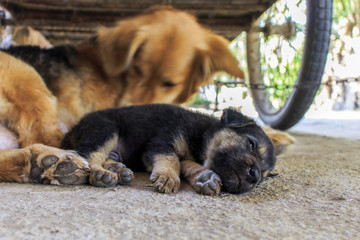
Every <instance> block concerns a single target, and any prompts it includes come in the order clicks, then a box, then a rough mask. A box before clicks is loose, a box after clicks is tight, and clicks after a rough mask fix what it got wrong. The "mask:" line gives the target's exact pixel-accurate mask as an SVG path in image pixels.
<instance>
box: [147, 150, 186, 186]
mask: <svg viewBox="0 0 360 240" xmlns="http://www.w3.org/2000/svg"><path fill="white" fill-rule="evenodd" d="M150 180H151V181H153V182H154V186H155V187H156V189H157V190H158V191H159V192H162V193H172V192H177V191H178V190H179V188H180V161H179V158H178V157H177V156H176V155H175V154H171V155H166V154H158V155H156V156H155V157H154V159H153V170H152V173H151V176H150Z"/></svg>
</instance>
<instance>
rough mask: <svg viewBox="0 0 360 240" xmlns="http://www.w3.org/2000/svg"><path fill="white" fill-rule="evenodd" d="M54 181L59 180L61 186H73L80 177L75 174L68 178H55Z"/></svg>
mask: <svg viewBox="0 0 360 240" xmlns="http://www.w3.org/2000/svg"><path fill="white" fill-rule="evenodd" d="M56 179H57V180H59V182H60V183H61V184H73V183H75V182H77V181H78V180H79V179H80V177H79V176H77V175H75V174H71V175H69V176H62V177H57V178H56Z"/></svg>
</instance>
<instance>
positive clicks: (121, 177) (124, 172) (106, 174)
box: [90, 160, 134, 187]
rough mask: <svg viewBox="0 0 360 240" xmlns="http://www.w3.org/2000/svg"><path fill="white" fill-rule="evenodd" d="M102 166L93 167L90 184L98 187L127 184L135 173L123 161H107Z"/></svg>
mask: <svg viewBox="0 0 360 240" xmlns="http://www.w3.org/2000/svg"><path fill="white" fill-rule="evenodd" d="M102 165H103V166H102V168H97V169H92V171H91V173H90V184H91V185H93V186H96V187H115V186H116V185H117V184H127V183H129V182H130V181H131V180H132V179H133V178H134V174H133V172H132V171H131V170H130V169H129V168H126V166H125V165H124V164H122V163H119V162H115V161H113V160H108V161H105V162H104V163H103V164H102Z"/></svg>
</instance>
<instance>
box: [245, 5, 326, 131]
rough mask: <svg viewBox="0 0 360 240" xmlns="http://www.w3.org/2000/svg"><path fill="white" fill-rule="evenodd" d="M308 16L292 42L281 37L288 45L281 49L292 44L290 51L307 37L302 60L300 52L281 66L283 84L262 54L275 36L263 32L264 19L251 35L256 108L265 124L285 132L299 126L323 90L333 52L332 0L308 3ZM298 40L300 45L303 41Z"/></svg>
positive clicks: (249, 56)
mask: <svg viewBox="0 0 360 240" xmlns="http://www.w3.org/2000/svg"><path fill="white" fill-rule="evenodd" d="M289 2H291V1H289ZM300 3H301V1H299V2H298V4H299V5H300ZM276 4H277V3H275V5H276ZM285 4H286V3H285ZM305 7H306V8H305ZM270 11H271V9H270ZM304 13H305V16H306V24H304V27H303V28H304V29H302V28H301V26H300V27H299V26H297V25H295V27H296V34H295V36H292V37H290V38H291V39H289V36H288V37H287V38H288V39H286V37H284V36H283V35H280V36H278V41H279V43H280V42H281V43H282V44H284V45H282V46H281V47H283V46H286V45H290V48H289V46H288V49H291V48H292V46H291V44H292V40H293V39H294V37H296V36H297V35H299V34H304V36H303V37H304V40H303V41H302V42H303V43H302V46H301V47H299V49H300V50H299V51H300V52H301V51H302V57H301V54H299V52H296V53H295V55H294V54H293V55H294V57H293V58H292V60H291V57H292V55H291V54H290V55H291V56H290V61H289V59H287V62H286V64H283V66H280V67H281V69H280V74H284V75H278V76H280V78H283V79H282V80H281V82H280V83H279V82H278V80H277V79H272V78H274V75H276V74H274V72H272V71H273V69H272V68H271V67H267V65H266V66H265V60H264V54H261V53H264V52H265V51H266V50H265V49H264V45H266V44H268V43H269V41H270V40H271V39H272V35H271V36H270V37H266V36H265V35H264V33H261V32H259V24H260V23H261V19H260V20H257V21H256V22H255V23H254V24H253V25H252V27H251V29H250V31H249V32H248V33H247V63H248V70H249V79H250V88H251V93H252V96H253V101H254V104H255V108H256V110H257V111H258V113H259V116H260V118H261V119H262V120H263V122H264V123H265V124H268V125H270V126H272V127H274V128H277V129H281V130H285V129H288V128H290V127H292V126H293V125H295V124H296V123H297V122H298V121H299V120H300V119H301V118H302V117H303V116H304V114H305V113H306V111H307V110H308V109H309V107H310V105H311V103H312V101H313V100H314V97H315V95H316V92H317V91H318V89H319V86H320V83H321V78H322V75H323V72H324V67H325V63H326V58H327V53H328V51H329V43H330V34H331V23H332V0H320V1H319V0H307V1H306V5H305V6H304ZM269 39H270V40H269ZM300 39H301V37H300ZM295 41H297V42H299V39H296V40H295ZM295 43H296V42H294V44H295ZM285 49H286V48H285ZM276 51H277V52H276V53H275V54H277V55H279V53H281V51H280V50H279V48H277V49H276ZM296 51H298V49H296ZM282 54H284V52H282ZM299 56H300V57H299ZM287 58H289V56H287ZM275 63H276V59H275ZM278 63H279V62H278ZM297 63H298V64H297ZM270 65H271V64H270ZM273 65H275V64H273ZM278 66H279V64H278V65H277V67H278ZM284 69H285V70H284ZM289 72H290V73H291V72H292V75H293V76H292V77H291V76H286V74H288V73H289ZM296 72H297V75H296ZM294 75H295V76H294ZM284 76H285V77H284ZM284 79H285V80H284ZM284 81H285V82H284Z"/></svg>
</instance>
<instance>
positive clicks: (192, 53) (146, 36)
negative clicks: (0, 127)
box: [0, 6, 243, 183]
mask: <svg viewBox="0 0 360 240" xmlns="http://www.w3.org/2000/svg"><path fill="white" fill-rule="evenodd" d="M227 45H228V42H227V41H226V40H225V39H224V38H222V37H220V36H217V35H215V34H213V33H211V32H210V31H208V30H206V29H204V28H203V27H201V26H200V25H199V24H198V23H197V21H196V19H195V17H194V16H192V15H190V14H188V13H185V12H183V11H179V10H176V9H173V8H171V7H167V6H157V7H153V8H150V9H148V10H147V11H146V12H144V13H143V14H142V15H140V16H137V17H133V18H129V19H127V20H124V21H121V22H119V23H118V24H117V25H116V26H114V27H111V28H100V29H99V30H98V32H97V34H96V36H94V37H93V38H91V39H88V40H86V41H84V42H83V43H81V44H79V45H77V46H70V45H68V46H59V47H54V48H50V49H40V48H38V47H30V46H26V47H13V48H10V49H8V50H3V51H1V52H0V123H2V124H5V125H6V127H8V128H9V129H11V130H12V131H13V132H14V133H16V135H17V137H18V142H19V144H20V147H22V148H23V149H22V150H5V151H3V152H2V154H1V156H0V180H6V181H21V182H23V181H36V180H37V179H39V178H38V177H39V176H38V174H39V172H42V171H43V170H44V169H45V170H47V171H45V172H49V174H47V177H48V179H49V182H51V183H78V181H79V179H82V178H81V176H80V175H81V174H80V175H79V174H78V173H76V174H75V172H76V171H78V170H79V169H80V170H83V172H84V175H85V174H86V173H85V172H86V171H87V170H88V169H87V165H86V162H84V161H82V159H81V158H80V157H78V156H77V155H76V154H74V153H73V152H64V151H60V152H59V151H58V150H54V148H48V147H46V146H44V145H38V144H36V143H42V144H46V145H47V146H53V147H58V146H59V145H60V142H61V139H62V137H63V132H64V131H62V130H61V123H63V124H64V125H65V127H66V128H70V127H72V126H73V125H74V124H76V123H77V122H78V120H79V119H80V118H81V117H82V116H83V115H84V114H86V113H88V112H91V111H94V110H100V109H105V108H110V107H118V106H124V105H138V104H144V103H175V104H180V103H184V102H186V101H187V100H188V99H189V98H190V97H191V96H192V95H193V94H194V93H196V92H197V90H198V88H199V87H200V86H202V85H205V84H207V83H208V82H209V81H210V79H211V77H212V75H213V74H214V73H216V72H219V71H225V72H228V73H229V74H231V75H233V76H236V77H240V78H243V72H242V71H241V70H240V69H239V67H238V63H237V61H236V59H235V58H234V57H233V56H232V55H231V53H230V51H228V49H227ZM33 144H35V145H33ZM60 153H61V154H60ZM19 159H22V160H23V159H26V160H23V161H22V162H21V164H20V165H19V161H18V160H19ZM59 159H60V160H61V161H59ZM19 167H21V168H19ZM12 169H13V170H12ZM15 169H17V170H15ZM39 169H41V171H40V170H39ZM45 172H44V173H43V174H45ZM10 173H11V174H12V175H11V174H10ZM55 173H56V174H55ZM10 175H11V176H14V177H9V176H10ZM20 176H21V177H20ZM55 178H56V179H55ZM42 179H43V178H42ZM54 179H55V180H54ZM69 179H70V180H69Z"/></svg>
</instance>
